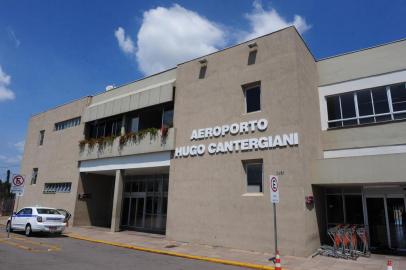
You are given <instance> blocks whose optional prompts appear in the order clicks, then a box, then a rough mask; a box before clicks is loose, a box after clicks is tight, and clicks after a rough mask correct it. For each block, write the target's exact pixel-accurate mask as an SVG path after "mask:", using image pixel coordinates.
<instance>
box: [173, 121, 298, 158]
mask: <svg viewBox="0 0 406 270" xmlns="http://www.w3.org/2000/svg"><path fill="white" fill-rule="evenodd" d="M267 128H268V120H266V119H264V118H262V119H259V120H252V121H248V122H240V123H233V124H231V125H222V126H215V127H208V128H202V129H194V130H193V131H192V135H191V136H190V140H191V141H198V140H204V139H212V138H219V137H225V136H226V135H232V136H235V135H243V134H250V133H255V132H257V131H258V132H264V131H266V129H267ZM298 144H299V135H298V133H297V132H292V133H287V134H277V135H272V136H263V137H254V138H247V139H241V140H230V141H223V142H216V143H209V144H208V145H207V147H206V144H194V145H189V146H180V147H177V148H176V149H175V158H180V157H189V156H192V157H193V156H202V155H204V154H205V153H206V151H207V152H208V153H209V154H210V155H213V154H219V153H234V152H239V151H242V152H244V151H251V150H256V149H261V150H264V149H274V148H278V147H285V146H295V145H298Z"/></svg>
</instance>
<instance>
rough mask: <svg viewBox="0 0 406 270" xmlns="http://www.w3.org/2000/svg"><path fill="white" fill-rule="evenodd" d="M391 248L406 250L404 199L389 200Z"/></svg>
mask: <svg viewBox="0 0 406 270" xmlns="http://www.w3.org/2000/svg"><path fill="white" fill-rule="evenodd" d="M386 204H387V209H388V223H389V233H390V242H391V247H392V248H394V249H402V250H406V238H405V237H406V215H405V199H404V198H387V199H386Z"/></svg>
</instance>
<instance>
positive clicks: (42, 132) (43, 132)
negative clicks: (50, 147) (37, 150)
mask: <svg viewBox="0 0 406 270" xmlns="http://www.w3.org/2000/svg"><path fill="white" fill-rule="evenodd" d="M44 136H45V130H41V131H40V132H39V139H38V144H39V145H43V144H44Z"/></svg>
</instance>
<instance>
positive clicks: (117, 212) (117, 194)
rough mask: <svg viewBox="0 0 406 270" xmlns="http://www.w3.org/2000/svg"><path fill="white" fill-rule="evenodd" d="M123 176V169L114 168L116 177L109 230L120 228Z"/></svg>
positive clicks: (113, 230)
mask: <svg viewBox="0 0 406 270" xmlns="http://www.w3.org/2000/svg"><path fill="white" fill-rule="evenodd" d="M123 178H124V170H116V179H115V182H114V197H113V212H112V215H111V231H112V232H118V231H119V230H120V220H121V205H122V200H123V185H124V184H123V182H124V181H123Z"/></svg>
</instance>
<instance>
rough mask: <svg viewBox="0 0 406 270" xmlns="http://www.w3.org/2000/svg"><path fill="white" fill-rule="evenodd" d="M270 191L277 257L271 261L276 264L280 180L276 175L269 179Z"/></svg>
mask: <svg viewBox="0 0 406 270" xmlns="http://www.w3.org/2000/svg"><path fill="white" fill-rule="evenodd" d="M269 191H270V199H271V203H272V207H273V230H274V241H275V256H274V257H272V258H270V259H269V260H270V261H273V262H274V263H275V259H276V256H277V254H278V228H277V222H276V204H277V203H279V179H278V176H276V175H271V176H270V177H269Z"/></svg>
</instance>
